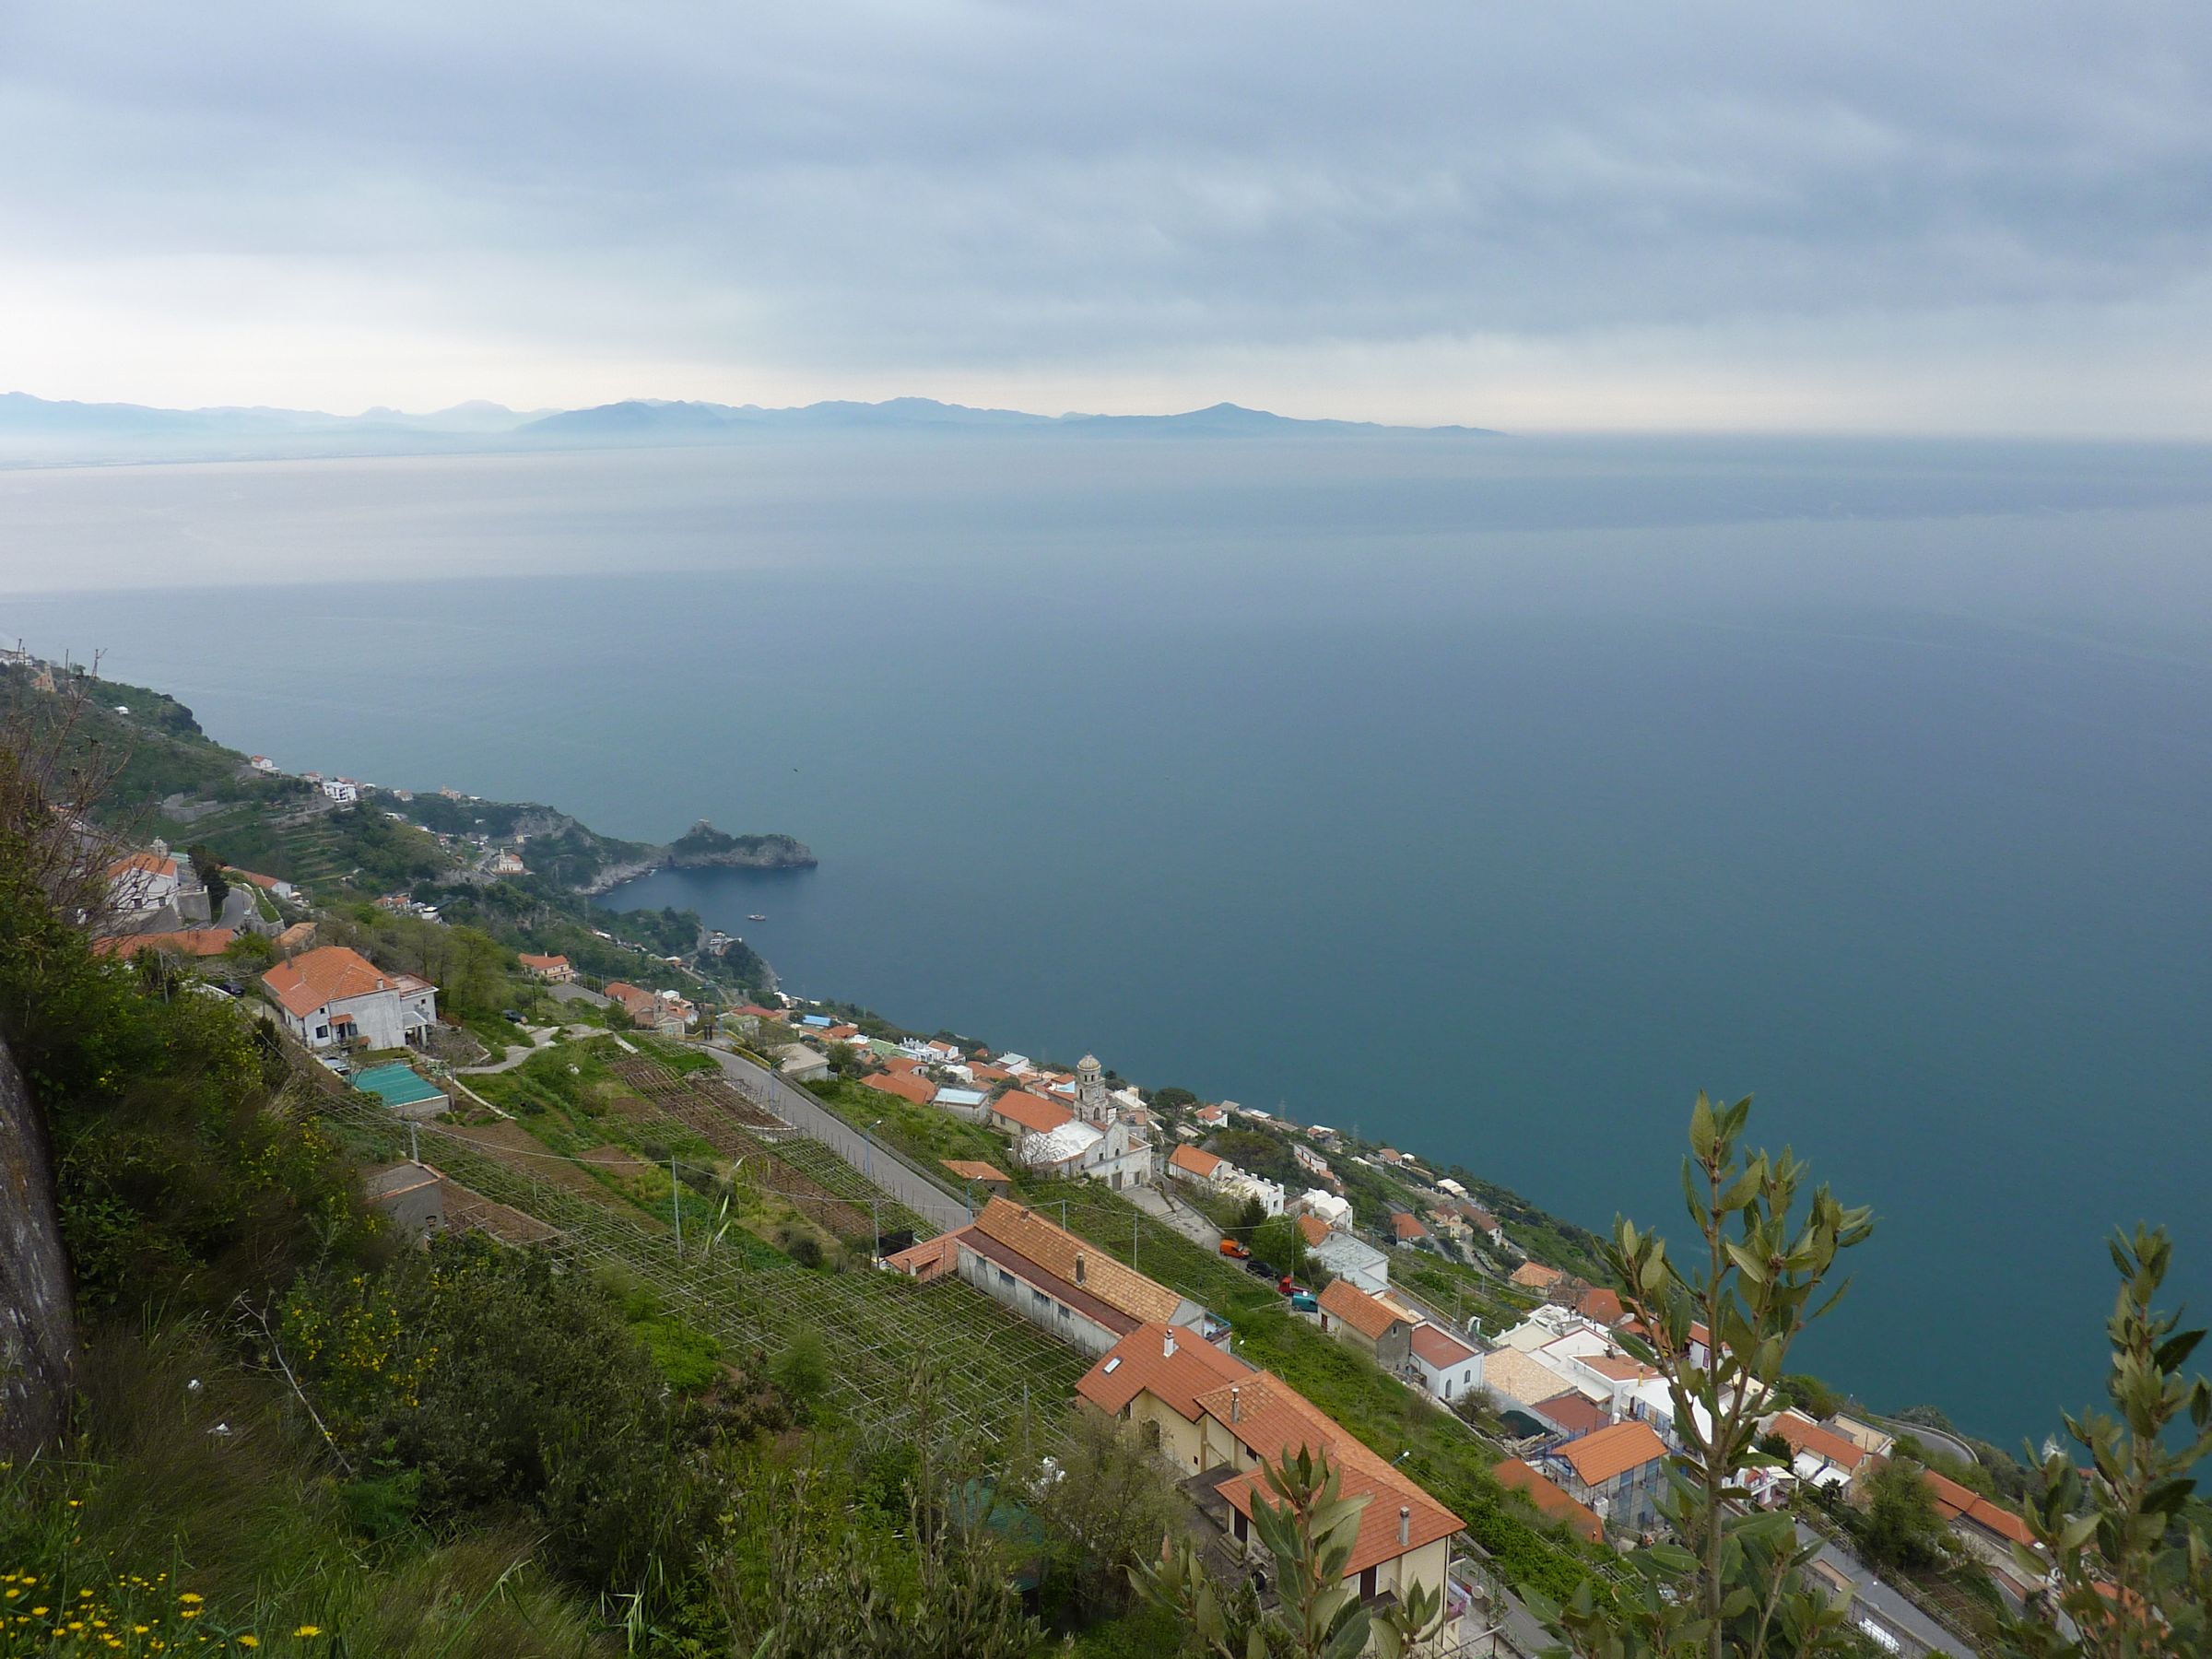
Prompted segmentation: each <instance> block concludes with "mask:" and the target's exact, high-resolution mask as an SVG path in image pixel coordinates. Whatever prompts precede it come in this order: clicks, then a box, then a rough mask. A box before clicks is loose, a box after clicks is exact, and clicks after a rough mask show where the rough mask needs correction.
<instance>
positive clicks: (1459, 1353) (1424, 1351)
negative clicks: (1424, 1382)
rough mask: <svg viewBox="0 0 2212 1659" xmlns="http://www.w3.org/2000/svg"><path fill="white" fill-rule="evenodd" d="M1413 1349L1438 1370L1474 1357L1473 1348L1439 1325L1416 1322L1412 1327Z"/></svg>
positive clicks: (1463, 1362) (1460, 1363)
mask: <svg viewBox="0 0 2212 1659" xmlns="http://www.w3.org/2000/svg"><path fill="white" fill-rule="evenodd" d="M1413 1351H1414V1352H1415V1353H1417V1354H1418V1355H1419V1356H1420V1357H1421V1358H1422V1359H1426V1360H1427V1361H1428V1362H1429V1363H1430V1365H1433V1366H1435V1367H1436V1369H1437V1370H1439V1371H1443V1370H1445V1369H1446V1368H1447V1367H1450V1366H1454V1365H1464V1364H1465V1363H1466V1362H1467V1361H1468V1360H1470V1359H1474V1358H1475V1350H1474V1349H1473V1348H1471V1347H1468V1346H1467V1345H1466V1344H1465V1343H1464V1342H1462V1341H1461V1340H1460V1339H1459V1338H1458V1337H1456V1336H1454V1335H1452V1333H1451V1332H1449V1331H1447V1330H1445V1329H1444V1327H1443V1326H1441V1325H1432V1324H1418V1325H1415V1326H1414V1327H1413Z"/></svg>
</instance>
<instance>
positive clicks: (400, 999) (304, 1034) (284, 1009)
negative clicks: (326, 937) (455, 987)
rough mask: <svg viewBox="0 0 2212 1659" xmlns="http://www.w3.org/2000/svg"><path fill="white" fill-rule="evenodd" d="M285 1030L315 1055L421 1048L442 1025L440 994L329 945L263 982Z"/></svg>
mask: <svg viewBox="0 0 2212 1659" xmlns="http://www.w3.org/2000/svg"><path fill="white" fill-rule="evenodd" d="M261 982H262V983H263V984H264V985H265V986H266V987H267V989H268V993H269V995H270V996H271V997H272V998H273V999H274V1000H275V1002H276V1004H277V1009H278V1012H279V1014H280V1016H281V1018H282V1019H283V1022H284V1027H285V1029H286V1030H288V1031H289V1032H291V1034H292V1035H293V1036H295V1037H297V1038H298V1039H299V1040H300V1041H301V1042H303V1043H305V1044H306V1045H307V1046H308V1047H310V1048H312V1049H327V1048H335V1047H338V1046H340V1045H343V1044H347V1043H353V1042H359V1044H360V1045H361V1046H363V1047H364V1048H372V1049H382V1048H389V1049H395V1048H408V1047H416V1046H419V1045H420V1044H421V1042H422V1041H423V1039H424V1037H425V1036H427V1035H428V1034H429V1030H430V1028H431V1027H432V1026H433V1025H435V1024H436V1023H437V1021H438V988H437V986H435V985H433V984H431V983H430V982H429V981H428V980H424V979H418V978H417V977H416V976H415V975H413V974H411V973H387V972H385V971H383V970H382V969H381V968H379V967H378V966H377V965H376V964H375V963H373V962H371V960H369V959H368V958H367V957H364V956H362V955H360V954H359V952H358V951H353V950H348V949H347V947H344V946H343V945H325V946H323V947H320V948H318V949H314V950H305V951H301V952H300V954H299V955H298V956H296V957H294V958H292V959H290V960H289V961H286V962H279V963H277V966H276V967H274V968H272V969H270V970H269V971H267V972H266V973H265V974H263V975H262V976H261Z"/></svg>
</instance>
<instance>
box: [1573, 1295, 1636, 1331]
mask: <svg viewBox="0 0 2212 1659" xmlns="http://www.w3.org/2000/svg"><path fill="white" fill-rule="evenodd" d="M1574 1311H1575V1312H1577V1313H1580V1314H1581V1315H1582V1316H1583V1318H1584V1319H1594V1320H1595V1321H1597V1323H1598V1324H1602V1325H1617V1324H1619V1323H1620V1322H1621V1321H1622V1320H1623V1319H1625V1318H1626V1317H1627V1316H1628V1310H1627V1309H1625V1308H1623V1307H1622V1306H1621V1305H1620V1293H1619V1292H1618V1291H1617V1290H1612V1289H1608V1288H1606V1287H1605V1286H1604V1285H1593V1286H1592V1287H1591V1288H1589V1289H1587V1290H1585V1291H1583V1296H1582V1300H1580V1301H1578V1302H1576V1303H1575V1304H1574Z"/></svg>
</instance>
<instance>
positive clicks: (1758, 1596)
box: [1530, 1094, 1873, 1659]
mask: <svg viewBox="0 0 2212 1659" xmlns="http://www.w3.org/2000/svg"><path fill="white" fill-rule="evenodd" d="M1750 1110H1751V1101H1750V1100H1749V1098H1748V1097H1746V1098H1745V1099H1743V1100H1738V1101H1736V1102H1735V1104H1734V1105H1733V1106H1724V1107H1719V1108H1715V1107H1714V1106H1713V1104H1712V1102H1711V1101H1710V1100H1708V1099H1707V1098H1706V1097H1705V1096H1704V1095H1703V1094H1700V1095H1699V1096H1698V1099H1697V1104H1696V1106H1695V1107H1694V1108H1693V1109H1692V1112H1691V1114H1690V1124H1689V1147H1690V1155H1689V1157H1688V1159H1685V1160H1684V1161H1683V1166H1682V1193H1683V1198H1684V1201H1685V1202H1686V1203H1687V1205H1688V1209H1689V1217H1690V1220H1691V1222H1692V1223H1693V1224H1694V1226H1695V1228H1696V1233H1697V1241H1698V1245H1699V1246H1700V1248H1699V1249H1698V1250H1697V1252H1696V1256H1697V1258H1699V1259H1694V1260H1692V1261H1690V1262H1689V1263H1688V1265H1686V1264H1685V1263H1684V1262H1683V1261H1682V1260H1680V1259H1677V1257H1676V1256H1674V1255H1672V1254H1670V1253H1668V1250H1667V1245H1666V1241H1665V1240H1664V1239H1662V1238H1660V1237H1659V1236H1658V1235H1657V1234H1655V1233H1652V1232H1648V1231H1644V1230H1640V1229H1639V1228H1638V1227H1637V1226H1636V1225H1635V1224H1634V1223H1633V1222H1631V1221H1629V1220H1626V1219H1621V1220H1617V1221H1616V1222H1615V1223H1614V1230H1613V1238H1612V1241H1611V1242H1610V1243H1608V1244H1607V1245H1606V1251H1605V1261H1606V1268H1607V1270H1608V1272H1609V1275H1610V1277H1612V1279H1613V1281H1614V1284H1615V1287H1616V1288H1617V1289H1618V1291H1619V1293H1620V1297H1621V1300H1622V1303H1623V1305H1624V1306H1625V1307H1627V1308H1628V1309H1629V1310H1630V1312H1632V1313H1634V1314H1635V1316H1636V1318H1637V1319H1638V1320H1639V1321H1640V1322H1641V1324H1642V1326H1643V1328H1644V1330H1645V1331H1646V1332H1647V1333H1649V1335H1650V1337H1651V1342H1652V1347H1653V1351H1654V1353H1655V1354H1656V1355H1657V1360H1658V1367H1659V1370H1660V1371H1661V1373H1662V1374H1663V1375H1664V1376H1665V1379H1666V1384H1667V1392H1668V1394H1669V1397H1670V1399H1671V1401H1672V1404H1673V1406H1674V1413H1675V1431H1676V1434H1677V1438H1678V1439H1679V1441H1680V1442H1681V1446H1682V1450H1681V1451H1680V1452H1679V1453H1677V1454H1676V1457H1675V1459H1674V1460H1673V1461H1674V1467H1673V1473H1674V1476H1675V1480H1674V1483H1673V1486H1672V1488H1671V1489H1670V1491H1669V1492H1668V1494H1667V1496H1666V1497H1665V1499H1664V1500H1662V1503H1661V1506H1660V1508H1661V1513H1662V1515H1663V1517H1664V1518H1665V1521H1666V1523H1667V1524H1668V1525H1669V1526H1670V1527H1671V1529H1672V1530H1673V1532H1674V1535H1676V1536H1677V1538H1679V1539H1681V1540H1683V1543H1682V1544H1678V1545H1677V1544H1652V1545H1647V1546H1645V1547H1642V1548H1640V1549H1637V1550H1635V1551H1632V1552H1631V1553H1630V1555H1629V1557H1628V1566H1629V1568H1630V1575H1629V1578H1628V1581H1627V1583H1626V1584H1625V1585H1623V1586H1620V1587H1618V1588H1615V1589H1604V1588H1601V1587H1600V1586H1598V1585H1597V1584H1595V1583H1584V1585H1583V1587H1582V1589H1580V1590H1579V1591H1577V1593H1576V1594H1575V1597H1574V1599H1573V1600H1572V1601H1571V1603H1569V1604H1568V1605H1567V1606H1564V1607H1559V1606H1553V1605H1550V1604H1547V1603H1545V1602H1544V1601H1543V1600H1542V1598H1540V1597H1532V1598H1531V1603H1530V1605H1531V1606H1532V1607H1533V1608H1535V1610H1536V1612H1537V1613H1538V1615H1539V1617H1543V1618H1546V1619H1547V1622H1549V1623H1550V1624H1551V1625H1552V1628H1553V1630H1554V1631H1555V1632H1556V1633H1557V1634H1559V1636H1561V1637H1562V1638H1563V1639H1564V1641H1565V1644H1566V1645H1565V1648H1564V1649H1563V1650H1560V1651H1564V1652H1571V1653H1576V1654H1582V1655H1588V1656H1589V1659H1645V1656H1653V1659H1656V1656H1660V1655H1665V1656H1666V1659H1691V1656H1693V1655H1697V1654H1700V1653H1701V1654H1706V1655H1709V1659H1724V1656H1735V1659H1765V1656H1766V1655H1769V1654H1773V1655H1788V1656H1789V1659H1815V1656H1819V1655H1828V1654H1842V1653H1856V1652H1858V1651H1859V1641H1858V1638H1857V1636H1856V1635H1855V1633H1853V1631H1852V1630H1850V1628H1849V1625H1848V1622H1847V1618H1846V1615H1845V1613H1844V1611H1843V1610H1842V1609H1841V1608H1840V1607H1837V1606H1833V1605H1831V1604H1830V1601H1829V1599H1828V1597H1827V1596H1826V1595H1825V1594H1823V1593H1822V1592H1821V1591H1820V1590H1819V1589H1818V1587H1817V1586H1815V1585H1813V1584H1811V1583H1808V1582H1807V1581H1806V1577H1805V1574H1804V1572H1803V1569H1804V1568H1805V1566H1806V1563H1807V1562H1808V1561H1809V1560H1810V1559H1811V1558H1812V1555H1813V1554H1814V1547H1800V1546H1799V1545H1798V1542H1797V1536H1796V1532H1795V1529H1794V1524H1793V1522H1792V1520H1791V1517H1790V1516H1789V1515H1788V1514H1787V1513H1786V1512H1762V1511H1760V1510H1759V1508H1758V1507H1757V1506H1756V1505H1755V1504H1754V1503H1753V1502H1752V1501H1751V1493H1750V1489H1749V1488H1748V1486H1747V1481H1746V1477H1747V1476H1748V1475H1749V1474H1751V1473H1752V1472H1753V1471H1756V1470H1759V1469H1768V1468H1776V1467H1780V1466H1782V1460H1781V1459H1779V1458H1776V1457H1774V1456H1773V1455H1771V1453H1765V1452H1762V1451H1760V1450H1759V1447H1758V1446H1757V1444H1756V1439H1757V1435H1758V1429H1759V1422H1758V1419H1759V1413H1760V1411H1761V1409H1762V1408H1763V1407H1764V1405H1765V1402H1766V1400H1767V1397H1768V1395H1769V1394H1770V1393H1771V1391H1772V1390H1773V1388H1774V1387H1775V1385H1776V1384H1777V1383H1779V1382H1781V1380H1782V1377H1783V1365H1784V1362H1785V1360H1786V1359H1787V1358H1788V1355H1789V1350H1790V1345H1791V1344H1792V1342H1793V1341H1794V1340H1795V1338H1796V1335H1797V1334H1798V1333H1799V1332H1800V1331H1802V1330H1803V1329H1804V1328H1805V1327H1806V1325H1807V1324H1810V1323H1811V1322H1812V1321H1814V1320H1816V1319H1818V1318H1820V1317H1821V1316H1822V1315H1823V1314H1825V1313H1827V1312H1829V1311H1830V1309H1831V1308H1833V1307H1834V1306H1835V1304H1836V1301H1837V1300H1838V1299H1839V1298H1840V1297H1841V1295H1842V1293H1843V1290H1844V1288H1846V1286H1847V1285H1848V1283H1849V1281H1848V1280H1846V1281H1844V1283H1843V1284H1839V1285H1837V1286H1836V1287H1834V1288H1832V1289H1829V1290H1828V1291H1827V1293H1826V1294H1825V1295H1823V1294H1822V1291H1823V1288H1824V1286H1825V1285H1826V1282H1827V1280H1828V1278H1829V1276H1830V1273H1831V1271H1832V1270H1833V1268H1834V1266H1835V1265H1836V1257H1837V1255H1838V1254H1839V1253H1841V1252H1842V1251H1844V1250H1847V1249H1850V1248H1851V1247H1853V1246H1854V1245H1856V1244H1859V1243H1862V1242H1864V1241H1865V1239H1866V1238H1867V1236H1868V1235H1869V1234H1870V1233H1871V1231H1872V1230H1873V1227H1872V1222H1871V1221H1870V1219H1869V1212H1868V1211H1867V1210H1865V1209H1863V1208H1854V1209H1846V1208H1845V1207H1844V1206H1842V1205H1841V1203H1839V1202H1838V1201H1837V1200H1836V1198H1835V1197H1834V1196H1833V1194H1830V1192H1829V1190H1828V1188H1827V1187H1826V1186H1825V1185H1822V1186H1819V1187H1818V1188H1816V1189H1814V1190H1813V1192H1812V1193H1811V1194H1810V1197H1809V1199H1808V1200H1806V1202H1805V1204H1804V1206H1803V1214H1802V1215H1800V1214H1799V1209H1800V1199H1801V1197H1802V1196H1803V1195H1804V1188H1805V1182H1806V1165H1805V1164H1804V1163H1802V1162H1800V1161H1799V1160H1798V1159H1795V1158H1794V1157H1792V1156H1791V1154H1790V1153H1789V1151H1788V1150H1787V1149H1786V1148H1785V1149H1784V1150H1783V1152H1782V1153H1781V1154H1780V1155H1779V1156H1773V1155H1770V1154H1768V1153H1766V1152H1756V1153H1747V1152H1745V1151H1743V1150H1742V1149H1741V1145H1740V1143H1741V1139H1742V1135H1743V1130H1744V1124H1745V1121H1746V1119H1747V1117H1748V1116H1749V1115H1750ZM1692 1324H1702V1325H1703V1326H1704V1329H1705V1332H1706V1334H1707V1335H1706V1338H1705V1340H1704V1341H1703V1342H1701V1343H1696V1344H1693V1341H1692V1332H1691V1329H1690V1327H1691V1325H1692Z"/></svg>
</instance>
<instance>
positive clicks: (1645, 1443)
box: [1559, 1419, 1666, 1486]
mask: <svg viewBox="0 0 2212 1659" xmlns="http://www.w3.org/2000/svg"><path fill="white" fill-rule="evenodd" d="M1559 1455H1560V1456H1561V1457H1564V1458H1565V1459H1566V1460H1567V1461H1568V1463H1570V1464H1571V1465H1573V1468H1574V1472H1575V1473H1576V1474H1577V1475H1579V1476H1580V1477H1582V1480H1583V1485H1584V1486H1601V1485H1603V1484H1604V1483H1605V1482H1606V1481H1608V1480H1611V1479H1612V1478H1613V1477H1615V1476H1616V1475H1621V1474H1625V1473H1627V1472H1628V1471H1629V1470H1630V1469H1634V1468H1639V1467H1641V1465H1645V1464H1648V1463H1651V1462H1653V1460H1654V1459H1657V1458H1662V1457H1665V1455H1666V1442H1665V1441H1663V1440H1661V1439H1660V1438H1659V1436H1658V1433H1657V1431H1655V1430H1653V1428H1652V1426H1651V1425H1650V1424H1649V1423H1641V1422H1637V1421H1634V1420H1633V1419H1631V1420H1630V1421H1628V1422H1621V1423H1615V1424H1614V1425H1613V1426H1612V1427H1611V1428H1609V1429H1600V1430H1598V1431H1597V1432H1596V1433H1595V1434H1585V1435H1584V1436H1583V1438H1582V1439H1581V1440H1578V1441H1568V1442H1567V1443H1566V1444H1565V1445H1564V1446H1562V1447H1560V1448H1559Z"/></svg>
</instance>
